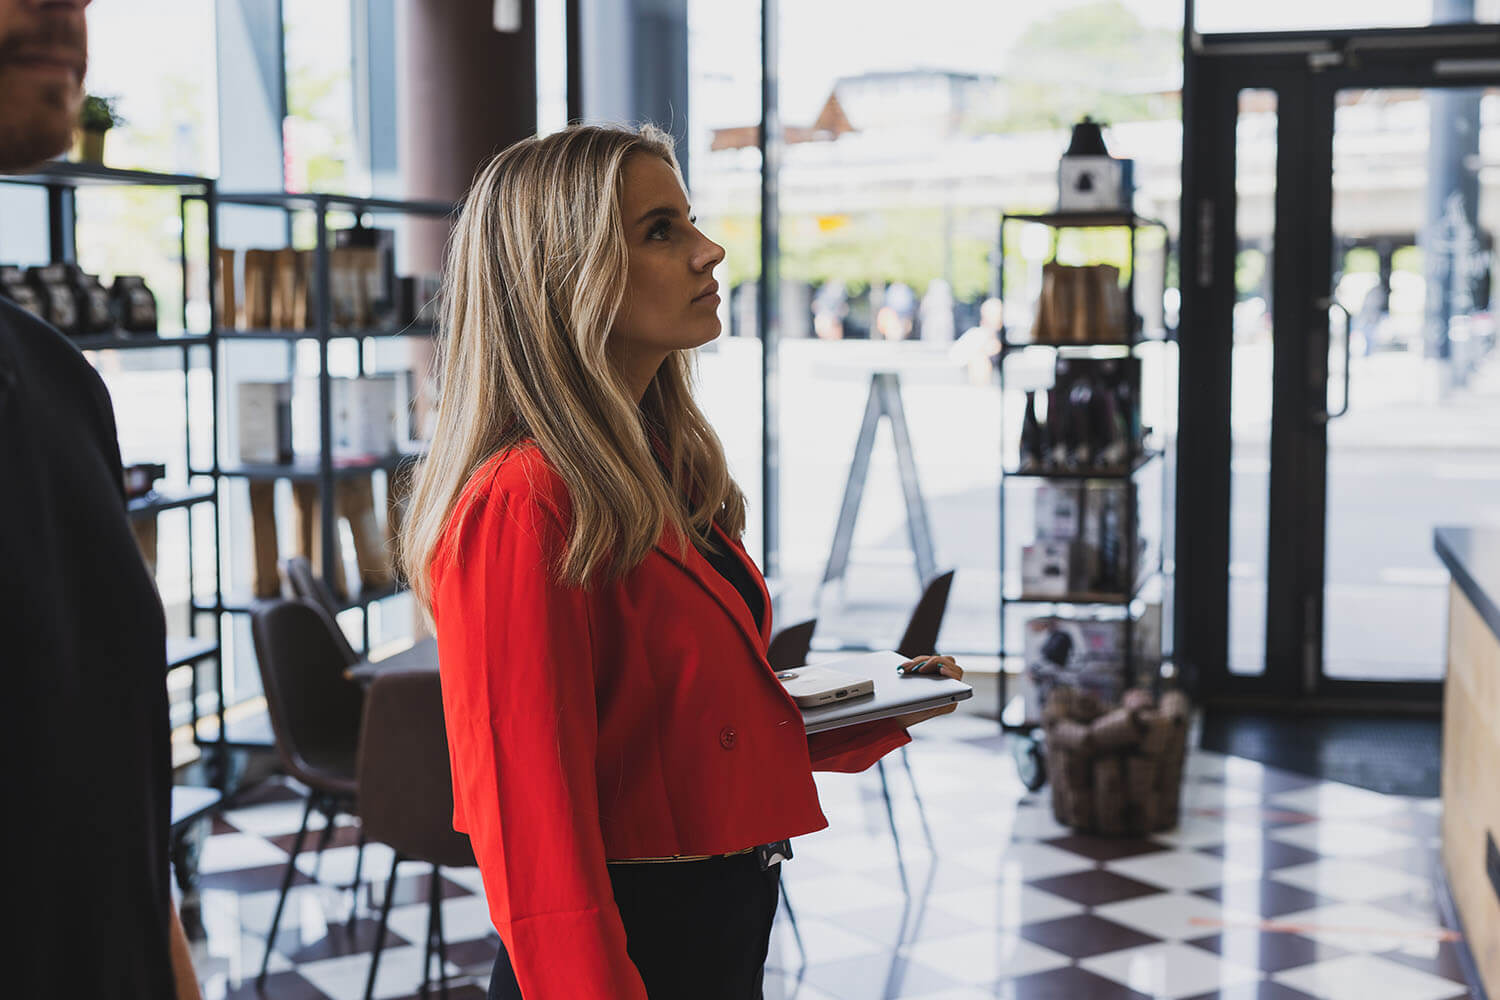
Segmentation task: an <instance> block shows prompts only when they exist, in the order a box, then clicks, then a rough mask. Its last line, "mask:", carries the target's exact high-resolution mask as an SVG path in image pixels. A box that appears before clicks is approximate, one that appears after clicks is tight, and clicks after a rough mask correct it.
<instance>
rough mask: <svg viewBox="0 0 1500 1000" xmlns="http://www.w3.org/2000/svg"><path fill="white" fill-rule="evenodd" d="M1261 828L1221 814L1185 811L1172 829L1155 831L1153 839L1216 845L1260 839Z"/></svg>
mask: <svg viewBox="0 0 1500 1000" xmlns="http://www.w3.org/2000/svg"><path fill="white" fill-rule="evenodd" d="M1260 837H1261V828H1260V827H1258V826H1254V825H1251V824H1248V823H1241V822H1233V821H1230V820H1227V819H1224V818H1223V817H1220V816H1198V815H1193V814H1192V813H1187V812H1184V813H1183V814H1182V818H1181V821H1180V822H1178V824H1177V826H1175V827H1174V828H1172V829H1171V830H1166V831H1163V832H1161V833H1153V834H1152V835H1151V839H1152V840H1159V841H1161V842H1162V843H1163V844H1169V845H1171V846H1172V847H1214V846H1216V845H1218V844H1223V843H1228V842H1230V841H1235V840H1259V839H1260Z"/></svg>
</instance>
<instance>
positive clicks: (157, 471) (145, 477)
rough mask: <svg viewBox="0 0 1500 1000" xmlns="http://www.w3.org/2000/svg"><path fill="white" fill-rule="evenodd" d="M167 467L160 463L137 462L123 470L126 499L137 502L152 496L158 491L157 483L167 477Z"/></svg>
mask: <svg viewBox="0 0 1500 1000" xmlns="http://www.w3.org/2000/svg"><path fill="white" fill-rule="evenodd" d="M166 474H167V467H166V466H165V465H163V464H162V463H160V462H137V463H135V464H134V465H127V466H125V467H124V468H123V469H121V477H122V479H123V480H124V484H125V499H126V500H136V499H139V498H140V497H144V496H150V495H151V493H152V492H153V491H154V490H155V489H156V481H157V480H158V479H161V478H163V477H165V476H166Z"/></svg>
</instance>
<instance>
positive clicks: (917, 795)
mask: <svg viewBox="0 0 1500 1000" xmlns="http://www.w3.org/2000/svg"><path fill="white" fill-rule="evenodd" d="M901 766H902V767H904V768H906V780H907V781H909V782H911V797H912V798H914V799H916V800H917V816H918V818H919V819H921V820H922V835H923V836H925V837H926V838H927V850H928V851H930V852H931V853H933V854H936V853H937V845H936V844H935V843H933V840H932V828H931V827H929V826H928V825H927V810H926V809H924V808H922V793H921V792H918V791H917V776H916V775H915V774H912V773H911V761H910V760H909V759H907V756H906V747H902V748H901Z"/></svg>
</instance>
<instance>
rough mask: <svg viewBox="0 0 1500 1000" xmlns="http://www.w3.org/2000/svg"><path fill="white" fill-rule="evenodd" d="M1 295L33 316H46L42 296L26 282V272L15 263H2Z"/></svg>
mask: <svg viewBox="0 0 1500 1000" xmlns="http://www.w3.org/2000/svg"><path fill="white" fill-rule="evenodd" d="M0 297H4V298H7V299H10V300H11V301H12V302H14V303H15V304H16V305H17V306H20V307H21V308H22V309H25V310H26V311H27V312H29V313H31V314H32V315H33V316H40V317H42V318H43V319H45V318H46V309H45V307H43V305H42V300H41V297H40V296H39V295H37V293H36V289H34V288H32V287H31V286H30V285H29V284H27V283H26V272H25V271H24V270H22V269H21V268H19V267H16V266H15V265H14V264H0Z"/></svg>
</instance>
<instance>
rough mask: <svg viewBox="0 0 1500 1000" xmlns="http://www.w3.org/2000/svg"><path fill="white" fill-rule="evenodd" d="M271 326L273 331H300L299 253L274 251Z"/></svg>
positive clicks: (287, 250) (283, 250) (288, 250)
mask: <svg viewBox="0 0 1500 1000" xmlns="http://www.w3.org/2000/svg"><path fill="white" fill-rule="evenodd" d="M272 253H273V254H274V256H273V257H272V262H271V310H270V324H271V329H273V330H300V329H302V327H301V326H300V325H298V323H297V316H296V309H297V251H295V250H292V249H289V248H288V249H282V250H275V251H272Z"/></svg>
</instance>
